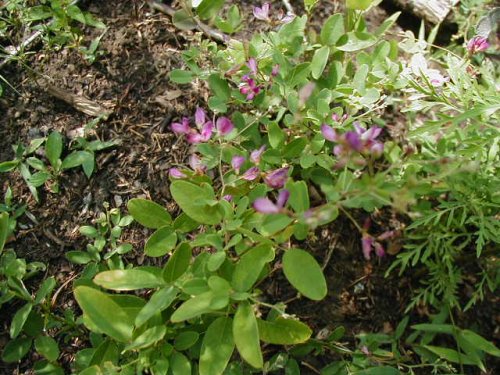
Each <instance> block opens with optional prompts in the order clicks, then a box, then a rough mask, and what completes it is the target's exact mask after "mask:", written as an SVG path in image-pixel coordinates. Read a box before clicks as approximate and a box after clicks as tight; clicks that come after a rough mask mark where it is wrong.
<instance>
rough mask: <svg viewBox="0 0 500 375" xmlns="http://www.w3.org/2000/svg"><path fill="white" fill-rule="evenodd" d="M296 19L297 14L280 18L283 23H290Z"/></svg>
mask: <svg viewBox="0 0 500 375" xmlns="http://www.w3.org/2000/svg"><path fill="white" fill-rule="evenodd" d="M294 19H295V14H287V15H286V16H285V17H283V18H282V19H280V22H281V23H283V24H286V23H290V22H292V21H293V20H294Z"/></svg>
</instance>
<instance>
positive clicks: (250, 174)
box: [231, 145, 289, 189]
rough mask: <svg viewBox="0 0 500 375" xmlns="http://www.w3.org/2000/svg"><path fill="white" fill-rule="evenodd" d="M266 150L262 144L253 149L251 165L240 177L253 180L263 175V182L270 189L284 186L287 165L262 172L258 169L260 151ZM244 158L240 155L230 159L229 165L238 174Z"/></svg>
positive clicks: (286, 177) (244, 160)
mask: <svg viewBox="0 0 500 375" xmlns="http://www.w3.org/2000/svg"><path fill="white" fill-rule="evenodd" d="M265 150H266V146H265V145H264V146H262V147H260V148H259V149H257V150H253V151H252V152H251V153H250V162H251V163H252V164H253V166H252V167H250V168H249V169H247V170H246V171H245V172H244V173H243V174H242V175H241V178H242V179H243V180H246V181H254V180H256V179H257V178H258V177H260V176H261V175H263V179H264V183H265V184H266V185H267V186H268V187H270V188H271V189H281V188H282V187H283V186H285V183H286V180H287V179H288V169H289V168H288V167H283V168H278V169H274V170H272V171H269V172H267V173H264V174H262V173H261V171H260V169H259V163H260V158H261V156H262V153H263V152H264V151H265ZM245 162H246V158H245V157H244V156H241V155H235V156H233V158H232V160H231V167H232V168H233V170H234V171H235V172H236V174H240V170H241V167H242V166H243V164H245Z"/></svg>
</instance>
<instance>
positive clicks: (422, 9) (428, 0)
mask: <svg viewBox="0 0 500 375" xmlns="http://www.w3.org/2000/svg"><path fill="white" fill-rule="evenodd" d="M392 1H393V2H395V3H396V4H398V5H399V6H400V7H402V8H403V9H406V10H407V11H408V12H411V13H413V14H415V15H416V16H418V17H420V18H422V19H424V20H426V21H429V22H431V23H434V24H438V23H441V22H443V21H444V20H445V19H446V16H447V15H448V14H449V13H450V11H451V9H452V8H453V7H454V6H455V5H457V4H458V2H459V0H392Z"/></svg>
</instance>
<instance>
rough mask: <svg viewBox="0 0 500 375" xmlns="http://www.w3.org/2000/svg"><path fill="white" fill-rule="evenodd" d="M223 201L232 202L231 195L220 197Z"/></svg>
mask: <svg viewBox="0 0 500 375" xmlns="http://www.w3.org/2000/svg"><path fill="white" fill-rule="evenodd" d="M222 199H224V200H225V201H228V202H231V201H232V200H233V196H232V195H231V194H227V195H224V196H223V197H222Z"/></svg>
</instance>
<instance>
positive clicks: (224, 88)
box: [208, 74, 231, 101]
mask: <svg viewBox="0 0 500 375" xmlns="http://www.w3.org/2000/svg"><path fill="white" fill-rule="evenodd" d="M208 85H209V86H210V89H211V90H212V92H213V93H214V94H215V96H217V97H219V98H220V99H222V100H225V101H226V100H228V99H229V98H230V97H231V89H230V88H229V85H228V84H227V81H226V80H225V79H223V78H221V77H220V76H219V75H218V74H211V75H210V76H209V77H208Z"/></svg>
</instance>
